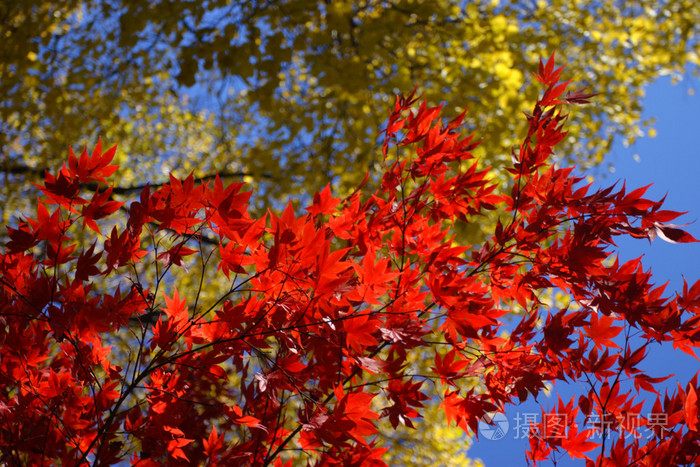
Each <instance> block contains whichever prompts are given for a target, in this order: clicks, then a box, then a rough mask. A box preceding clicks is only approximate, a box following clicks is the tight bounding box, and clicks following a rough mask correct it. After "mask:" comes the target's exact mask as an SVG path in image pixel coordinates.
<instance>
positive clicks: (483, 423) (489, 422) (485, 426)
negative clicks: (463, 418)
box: [479, 412, 510, 441]
mask: <svg viewBox="0 0 700 467" xmlns="http://www.w3.org/2000/svg"><path fill="white" fill-rule="evenodd" d="M508 428H510V424H509V423H508V418H506V416H505V415H504V414H502V413H500V412H496V413H486V414H484V416H483V417H481V419H480V420H479V434H480V435H481V436H483V437H484V438H486V439H490V440H491V441H498V440H499V439H503V438H505V437H506V434H508Z"/></svg>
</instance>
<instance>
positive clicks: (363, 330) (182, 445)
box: [0, 57, 700, 466]
mask: <svg viewBox="0 0 700 467" xmlns="http://www.w3.org/2000/svg"><path fill="white" fill-rule="evenodd" d="M561 73H562V69H561V68H555V67H554V61H553V57H552V58H550V60H549V61H547V62H546V63H543V64H541V66H540V69H539V73H538V74H537V75H536V77H537V79H538V80H539V81H540V82H542V83H543V85H544V88H545V91H544V95H543V97H542V99H541V100H540V101H539V102H538V103H537V104H536V105H535V107H534V110H533V112H532V114H531V115H528V116H527V118H528V122H529V130H528V132H527V135H526V136H525V138H524V139H523V141H522V144H521V145H520V146H519V147H518V148H517V149H516V150H514V151H513V166H512V167H511V168H509V169H508V170H509V172H510V174H512V180H511V181H510V183H509V184H507V185H506V186H505V187H504V188H503V189H500V190H499V187H498V186H496V185H495V184H494V183H493V182H492V181H490V180H489V178H488V171H487V170H478V169H477V164H476V161H475V160H474V159H473V156H472V154H471V153H470V151H471V150H473V149H474V147H475V146H476V144H477V143H476V142H475V140H474V138H473V137H472V136H467V137H463V136H462V135H461V134H460V131H459V127H460V125H461V121H462V118H463V115H462V116H460V117H458V118H457V119H455V120H453V121H451V122H450V123H448V124H444V125H443V124H442V122H441V120H440V117H439V114H440V108H437V107H434V108H429V107H427V106H426V104H425V103H423V104H421V105H419V106H415V104H416V103H417V99H416V98H415V95H414V94H411V95H410V96H409V97H399V98H398V99H397V102H396V106H395V108H394V111H393V112H392V114H391V116H390V117H389V121H388V124H387V128H386V130H385V132H384V135H385V143H384V145H383V154H384V157H385V161H386V169H385V172H384V174H383V175H382V176H381V186H380V187H379V189H378V190H377V191H375V192H374V193H363V192H362V191H361V190H360V189H358V191H357V192H355V193H354V194H352V195H351V196H349V197H348V198H346V199H338V198H333V197H332V195H331V190H330V188H329V187H326V188H325V189H324V190H323V191H321V192H320V193H318V194H316V195H315V196H314V197H313V204H312V205H311V206H310V207H308V208H307V213H306V214H304V215H297V214H295V212H294V210H293V208H292V206H291V204H290V205H289V206H287V208H286V209H285V210H284V212H283V213H282V215H281V216H280V217H278V216H277V215H275V214H273V213H269V214H268V215H266V216H263V217H260V218H256V217H253V216H251V214H250V213H249V211H248V199H249V197H250V193H247V192H244V191H241V190H242V188H243V186H242V184H233V185H230V186H224V184H223V182H222V181H221V180H220V179H219V178H218V177H217V178H216V179H215V180H214V181H213V182H212V183H206V184H198V183H196V182H195V181H194V178H193V177H191V176H190V177H189V178H187V179H185V180H178V179H176V178H175V177H171V179H170V183H168V184H166V185H164V186H162V187H160V188H158V189H157V190H152V189H151V188H146V189H145V190H143V193H142V194H141V196H140V198H139V200H138V201H133V202H132V203H131V205H130V207H129V209H128V210H125V211H120V210H119V208H120V206H121V204H120V203H118V202H116V201H113V200H112V187H111V186H109V187H107V188H105V189H95V188H94V187H95V183H96V182H101V183H108V181H107V180H108V177H109V176H110V175H112V174H113V172H114V171H115V170H116V167H115V166H114V165H110V162H111V160H112V157H113V155H114V152H115V149H114V148H112V149H110V150H109V151H107V152H105V153H104V154H102V151H101V148H100V145H99V144H98V146H97V148H96V149H95V151H94V152H93V154H92V155H91V156H89V155H88V154H87V151H86V152H84V153H83V154H82V155H81V156H80V157H79V158H77V157H76V156H75V155H74V154H73V153H72V152H71V153H70V157H69V162H68V165H67V166H64V167H63V168H61V170H60V171H59V172H58V175H57V176H54V175H51V174H47V175H46V179H45V182H44V184H43V186H41V187H40V188H41V190H42V192H43V195H42V198H40V199H39V204H38V209H37V213H36V215H35V216H33V217H27V218H26V220H25V221H23V222H21V223H20V224H19V225H18V226H16V227H12V228H8V237H9V240H8V241H7V243H6V244H5V248H4V252H3V253H2V254H1V255H0V285H1V287H0V324H1V326H0V381H1V383H2V386H1V387H2V388H3V390H2V391H0V462H3V463H5V464H16V465H20V464H22V465H25V464H26V465H50V464H55V463H61V464H62V465H65V466H70V465H82V464H98V463H99V464H100V465H103V464H114V463H117V462H121V461H125V460H127V459H131V462H132V463H133V464H138V465H156V464H162V463H169V464H173V465H178V464H202V463H205V464H211V465H234V464H235V465H268V464H272V463H274V464H275V465H283V464H285V465H286V464H287V461H289V459H290V458H291V457H294V456H299V457H300V458H301V459H307V460H308V461H309V462H310V463H317V464H322V465H326V464H328V465H335V464H344V465H359V464H363V465H383V463H382V461H381V455H382V453H383V452H385V450H386V448H385V447H383V446H381V445H379V443H378V442H377V440H376V438H375V434H376V431H377V428H376V424H377V421H378V420H379V419H381V418H385V419H387V420H388V421H389V422H390V423H391V424H392V425H393V426H394V427H396V426H398V424H404V425H407V426H409V427H410V426H413V422H412V419H415V418H417V417H420V412H421V408H422V407H423V402H424V401H425V400H426V399H427V398H428V395H426V394H425V387H426V386H427V385H426V384H425V382H426V381H428V380H431V381H433V382H434V383H436V384H438V385H440V384H442V387H443V391H444V392H443V402H442V407H443V409H444V411H445V416H446V422H447V423H449V422H451V421H454V422H455V423H456V424H457V425H459V426H460V427H462V428H463V429H464V430H465V431H467V432H474V431H475V430H476V428H477V426H478V421H479V420H480V419H481V417H482V415H483V414H484V412H492V411H502V410H504V407H505V406H506V404H517V403H518V402H521V401H524V400H526V399H527V398H529V397H533V396H537V395H538V394H539V393H540V392H541V391H542V390H543V389H544V388H545V385H546V384H547V383H554V382H556V381H572V380H573V381H579V382H581V384H582V387H586V388H587V389H586V390H585V391H584V392H583V393H582V394H580V395H577V396H576V397H574V398H572V399H571V400H569V401H561V400H560V401H559V404H558V407H556V408H555V409H553V411H550V412H545V411H543V422H542V423H541V424H539V425H538V424H534V423H533V424H532V425H531V428H530V430H531V433H530V435H531V438H530V441H531V442H530V446H531V450H530V451H529V453H528V455H529V458H530V459H531V460H532V461H533V463H534V462H537V461H540V460H543V459H546V458H547V457H548V456H549V455H550V454H551V453H553V452H558V451H562V452H568V453H569V455H570V456H572V457H577V458H587V459H589V463H592V462H595V463H596V465H628V464H635V465H653V466H656V465H682V464H687V463H692V462H694V459H696V458H697V456H698V455H699V454H700V431H699V430H698V427H699V426H700V424H699V423H698V407H699V405H698V397H697V391H698V383H697V378H693V380H692V381H690V382H688V383H687V385H685V386H684V387H681V386H679V387H678V390H677V391H676V392H675V393H674V394H672V395H669V394H666V395H664V397H663V399H662V398H661V396H660V394H659V392H658V390H657V387H658V385H659V384H660V383H661V382H662V381H663V380H664V379H666V378H664V377H655V376H650V375H647V374H645V373H644V371H643V370H642V369H640V364H641V363H642V362H643V360H644V358H645V357H646V355H647V354H648V353H649V350H650V349H651V346H652V344H654V343H659V342H672V343H673V345H674V346H675V347H677V348H679V349H681V350H683V351H685V352H688V353H691V354H694V349H695V348H696V347H698V345H699V344H700V332H698V322H699V320H700V299H699V298H698V297H700V285H698V284H695V285H693V286H691V287H688V285H685V287H684V289H683V291H682V292H681V293H679V294H677V295H676V296H675V298H672V299H670V298H666V297H664V296H663V295H662V291H663V288H654V287H653V284H652V283H651V282H650V280H651V275H650V273H649V272H645V271H644V269H643V268H642V265H641V264H640V262H639V261H638V260H635V261H630V262H628V263H625V264H619V263H618V262H617V261H612V258H611V256H612V255H614V243H613V238H614V237H615V236H618V235H630V236H633V237H638V238H648V239H650V240H652V239H654V238H655V237H657V236H659V237H661V238H662V239H664V240H668V241H674V242H688V241H695V239H693V238H692V237H691V236H690V235H689V234H687V233H685V232H684V231H682V230H681V229H679V228H678V226H675V225H672V224H668V222H670V221H672V220H673V219H675V218H676V217H678V216H679V213H676V212H670V211H665V210H662V209H661V207H662V202H660V201H659V202H655V201H651V200H648V199H645V198H643V195H644V189H639V190H635V191H632V192H630V193H626V192H625V187H624V186H623V187H622V188H621V189H619V190H615V189H614V188H607V189H604V190H599V191H595V192H591V191H590V187H589V186H581V185H580V184H579V182H580V178H577V177H574V176H572V170H571V169H568V168H556V167H555V166H553V165H551V164H550V162H549V160H550V156H551V155H552V153H553V150H554V147H555V146H556V145H557V144H558V143H559V142H560V141H561V140H562V139H563V138H564V137H565V135H566V132H565V131H564V129H563V126H564V122H565V115H563V114H562V113H561V110H560V107H561V106H562V105H565V104H583V103H586V102H587V101H588V99H590V98H591V97H592V95H591V94H585V93H583V92H582V91H578V92H573V93H567V94H564V92H565V88H566V87H567V84H568V82H566V83H560V82H559V78H560V75H561ZM394 151H395V152H396V154H395V155H393V152H394ZM86 184H89V185H86ZM88 189H92V190H94V194H93V196H92V197H86V198H82V197H81V192H82V191H86V190H88ZM88 198H89V201H88ZM493 209H500V210H501V211H502V215H501V222H499V223H498V225H497V227H496V229H495V231H494V232H493V234H492V235H491V236H490V238H488V239H487V240H486V241H485V242H484V243H483V244H482V245H479V246H478V247H475V248H473V249H472V250H470V249H469V248H467V247H465V246H461V245H460V244H457V243H455V242H454V233H453V228H454V226H455V223H456V222H458V221H460V222H478V220H479V217H478V216H479V215H481V214H483V213H485V212H486V211H487V210H493ZM124 217H126V219H124ZM98 220H99V221H100V223H102V222H105V221H106V220H111V222H112V224H111V225H113V227H112V229H111V233H110V234H109V235H108V236H106V237H103V236H102V235H101V233H100V228H99V227H98V223H97V221H98ZM114 223H116V224H117V225H114ZM86 229H90V230H86ZM83 233H85V234H86V235H88V237H89V238H95V241H94V242H89V243H90V246H89V247H82V246H79V245H78V244H77V239H78V238H82V237H84V236H83ZM608 259H611V261H607V260H608ZM210 260H215V264H214V266H215V267H209V268H207V267H202V268H201V269H202V271H203V272H202V273H201V274H202V277H201V279H198V280H196V281H195V283H200V284H202V285H201V288H200V290H194V291H192V290H186V289H185V288H183V287H182V286H181V287H180V288H179V289H178V288H177V287H176V286H175V285H176V284H174V283H173V282H174V280H173V276H172V271H173V270H174V269H176V268H185V267H186V266H187V265H188V264H190V265H196V264H204V263H207V262H209V261H210ZM552 287H554V288H557V289H560V290H562V291H564V292H566V293H567V294H569V296H570V297H571V298H572V301H573V302H575V304H577V305H578V306H572V307H571V308H570V309H561V310H552V309H548V307H547V306H545V305H544V304H543V303H541V302H540V299H539V297H540V296H541V295H542V294H541V292H542V291H544V290H546V289H549V288H552ZM163 289H166V290H165V291H164V290H163ZM209 289H211V291H213V292H216V293H218V295H216V296H214V297H213V298H212V297H208V298H206V297H205V295H206V293H205V292H207V291H208V290H209ZM110 291H111V292H110ZM515 308H518V309H520V310H521V313H519V314H515V315H514V314H512V313H510V312H511V311H513V310H514V309H515ZM506 314H508V316H509V319H510V321H508V323H509V324H508V325H507V327H506V324H505V322H506V320H504V319H503V317H504V315H506ZM513 319H515V323H513V322H512V320H513ZM504 330H509V333H504ZM631 331H634V333H636V336H635V339H634V340H633V339H631V337H630V336H631ZM436 342H440V344H441V345H440V346H439V348H438V350H439V349H444V348H447V349H448V350H447V351H446V352H442V351H438V350H436V351H435V362H434V365H433V367H432V369H431V370H430V371H431V373H430V374H425V375H416V374H408V372H407V366H408V365H407V352H408V350H409V349H412V348H416V347H429V346H434V345H435V343H436ZM125 344H126V345H128V346H129V349H128V351H124V350H123V348H124V345H125ZM120 349H121V350H120ZM474 377H477V378H479V380H480V383H481V388H482V389H481V390H474V389H472V390H469V391H466V390H464V389H462V388H461V387H460V380H463V379H464V378H474ZM625 379H626V380H631V379H633V380H634V387H633V388H630V390H629V391H627V392H625V391H624V390H622V389H621V388H622V381H623V380H625ZM380 393H381V394H382V396H383V397H382V398H376V396H377V394H380ZM650 398H651V399H650ZM379 399H381V400H382V401H384V403H385V406H383V407H382V406H380V405H381V404H379V405H377V400H379ZM647 399H650V400H654V399H655V400H656V403H655V404H654V407H653V411H654V412H655V413H663V414H665V415H666V418H665V419H664V422H663V424H659V423H658V420H656V421H654V423H652V420H649V419H644V420H642V422H643V423H645V424H646V426H647V427H649V428H650V429H652V428H653V429H652V430H651V431H652V433H653V436H651V437H648V438H640V437H625V436H620V437H619V438H618V439H617V440H616V441H615V442H614V443H612V444H611V443H608V445H607V446H606V445H605V441H603V442H602V443H598V442H596V441H595V440H597V439H600V437H599V436H597V435H599V434H600V433H597V431H598V432H599V431H605V430H623V431H625V432H629V433H631V432H633V431H634V430H635V429H636V428H635V427H634V426H630V425H629V424H627V423H626V422H625V420H627V418H626V417H627V416H628V415H629V414H632V413H639V412H640V408H641V406H642V404H643V403H644V401H645V400H647ZM579 413H580V414H581V415H580V416H584V417H587V418H591V417H594V416H596V417H597V419H598V420H600V421H601V422H600V425H599V428H598V429H597V430H596V429H583V428H580V427H579V425H577V419H576V417H577V416H579ZM545 415H546V417H545ZM545 419H546V420H547V422H546V423H545V421H544V420H545ZM579 419H580V417H579ZM579 421H580V420H579ZM603 440H605V437H603ZM300 450H304V451H306V452H305V453H304V454H302V453H301V451H300ZM595 456H597V457H598V460H596V461H593V460H591V457H595Z"/></svg>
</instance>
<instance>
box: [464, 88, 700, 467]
mask: <svg viewBox="0 0 700 467" xmlns="http://www.w3.org/2000/svg"><path fill="white" fill-rule="evenodd" d="M692 90H694V91H695V92H696V94H695V95H692ZM591 105H595V103H593V104H591ZM644 117H645V118H649V117H655V118H656V123H655V125H654V128H655V129H656V132H657V135H656V137H655V138H649V137H645V138H641V139H639V140H638V141H637V142H636V143H635V144H634V145H631V146H630V147H624V146H623V145H622V144H617V145H616V146H615V147H614V148H613V150H612V152H611V153H610V154H609V155H608V158H607V160H606V161H605V163H606V164H607V163H608V162H609V163H612V165H613V166H614V168H615V171H614V173H607V174H606V175H605V176H604V177H601V172H605V170H601V169H598V170H596V179H597V181H596V185H598V186H608V185H610V184H612V183H614V182H616V181H618V180H619V181H620V182H621V181H622V180H625V181H626V182H627V189H628V191H631V190H632V189H635V188H638V187H641V186H645V185H648V184H649V183H654V185H653V186H652V187H651V188H649V190H648V191H647V196H646V197H647V198H650V199H660V198H662V197H663V196H664V195H666V204H665V207H666V209H670V210H674V211H681V212H683V211H688V214H686V215H685V216H683V217H681V218H679V219H678V221H680V222H678V223H687V222H694V223H692V224H691V225H689V226H687V227H685V229H686V230H687V231H689V232H690V233H691V234H692V235H693V236H694V237H696V238H699V239H700V191H699V188H700V183H698V181H697V179H698V176H699V175H700V144H699V143H698V140H699V139H700V79H697V78H692V77H690V76H686V77H685V80H684V81H681V82H680V83H678V84H676V85H672V84H671V80H670V78H668V77H663V78H660V79H659V80H658V81H657V82H656V83H654V84H652V85H651V86H649V87H648V88H647V94H646V97H645V99H644ZM635 155H636V156H635ZM618 244H619V247H620V250H619V254H620V260H621V261H626V260H629V259H633V258H637V257H639V256H642V255H644V257H643V259H642V261H643V264H644V265H645V268H647V269H648V268H651V270H652V271H653V273H654V277H655V278H656V283H657V284H658V285H660V284H663V283H665V282H667V281H668V282H669V285H668V287H667V289H666V295H670V294H671V293H672V292H673V291H674V290H679V289H680V288H681V287H682V284H683V277H685V278H686V280H687V281H688V284H689V285H691V284H692V283H693V282H695V281H697V280H700V243H693V244H675V245H674V244H670V243H666V242H664V241H663V240H661V239H656V240H655V241H654V242H652V243H651V244H650V243H649V242H648V241H646V240H635V239H624V240H621V241H620V242H618ZM647 360H648V361H647V364H646V366H645V368H646V369H648V371H647V372H648V374H650V375H651V376H665V375H668V374H669V373H674V374H675V375H676V376H674V377H672V378H670V379H669V380H668V381H667V382H666V384H665V388H668V389H669V391H670V392H672V391H673V389H674V388H675V387H676V386H677V384H678V382H680V383H681V385H683V386H684V385H685V383H686V382H687V381H688V380H689V379H690V378H691V377H692V376H693V374H695V372H697V371H698V370H700V362H698V361H697V360H695V359H693V358H692V357H690V356H687V355H685V354H683V353H682V352H680V351H674V350H673V349H672V348H671V346H670V345H669V346H664V347H661V346H657V347H655V348H654V349H652V352H651V353H650V354H649V356H648V359H647ZM669 362H671V363H669ZM581 389H582V388H577V387H573V386H559V387H555V389H554V391H553V393H552V397H549V398H544V397H540V399H539V401H540V403H541V404H542V406H544V407H546V408H551V407H552V406H554V404H556V402H557V398H556V394H558V393H560V394H562V399H564V401H565V402H566V401H567V400H568V398H570V397H571V395H572V394H574V393H578V394H580V393H581ZM567 395H568V397H566V396H567ZM649 402H650V405H651V403H653V400H652V401H649ZM539 407H540V405H539V404H537V403H535V402H528V403H527V404H524V405H522V406H518V407H511V408H510V410H508V411H507V413H506V417H507V421H508V432H507V433H506V434H505V436H504V437H503V438H502V439H500V440H497V441H496V440H489V439H485V438H484V437H483V436H482V437H481V440H480V441H479V442H478V443H475V445H474V446H473V447H472V448H471V449H470V450H469V457H472V458H480V459H481V460H482V461H484V463H485V464H486V465H487V466H500V465H526V460H525V451H526V450H527V449H528V447H529V444H528V442H527V439H526V437H525V436H522V433H519V434H518V433H517V432H518V431H519V428H522V427H524V425H525V424H524V423H522V421H523V420H525V419H526V417H529V416H531V415H530V414H533V413H538V414H539V413H540V408H539ZM538 421H541V419H540V420H538ZM595 441H597V442H600V440H595ZM593 453H596V451H593ZM595 455H597V454H595ZM583 464H584V462H583V461H582V460H578V461H571V460H569V459H568V457H567V456H564V457H563V458H561V459H560V460H559V462H558V463H557V467H564V466H569V465H571V466H573V465H583ZM542 465H553V464H552V462H543V463H542Z"/></svg>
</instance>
